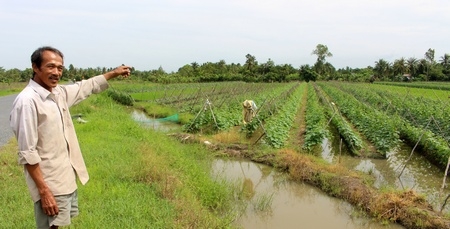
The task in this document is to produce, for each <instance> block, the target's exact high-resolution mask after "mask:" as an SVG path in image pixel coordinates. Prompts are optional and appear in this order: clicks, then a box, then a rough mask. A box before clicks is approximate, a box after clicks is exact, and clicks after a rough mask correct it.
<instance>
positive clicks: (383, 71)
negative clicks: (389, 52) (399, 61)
mask: <svg viewBox="0 0 450 229" xmlns="http://www.w3.org/2000/svg"><path fill="white" fill-rule="evenodd" d="M373 70H374V72H375V74H376V76H377V77H379V78H382V79H384V78H385V77H387V76H389V72H390V71H391V63H389V62H387V61H386V60H384V59H379V60H378V61H375V67H374V68H373Z"/></svg>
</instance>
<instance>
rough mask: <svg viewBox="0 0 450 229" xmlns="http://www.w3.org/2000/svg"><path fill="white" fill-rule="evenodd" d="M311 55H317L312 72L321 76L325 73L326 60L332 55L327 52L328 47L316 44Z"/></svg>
mask: <svg viewBox="0 0 450 229" xmlns="http://www.w3.org/2000/svg"><path fill="white" fill-rule="evenodd" d="M311 55H317V60H316V63H315V64H314V70H315V71H316V72H317V73H319V75H323V74H324V73H325V72H326V69H325V67H326V65H325V64H326V58H327V57H332V56H333V54H332V53H331V52H330V51H329V50H328V47H327V46H326V45H323V44H318V45H317V46H316V49H314V50H313V52H312V53H311Z"/></svg>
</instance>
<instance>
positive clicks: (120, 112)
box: [0, 94, 235, 228]
mask: <svg viewBox="0 0 450 229" xmlns="http://www.w3.org/2000/svg"><path fill="white" fill-rule="evenodd" d="M71 113H73V114H78V113H81V114H83V119H84V120H87V121H88V122H87V123H84V124H81V123H75V126H76V130H77V135H78V138H79V141H80V146H81V149H82V151H83V155H84V158H85V162H86V165H87V167H88V171H89V174H90V181H89V182H88V183H87V185H85V186H82V185H79V202H80V211H81V213H80V216H78V217H77V218H75V219H74V220H73V222H72V227H74V228H227V227H231V224H230V223H231V222H232V221H233V220H234V217H235V214H233V211H232V205H231V203H232V201H233V199H234V197H233V192H234V191H233V190H232V188H231V187H230V185H228V184H227V183H226V182H224V181H220V180H217V179H213V178H212V177H211V175H210V172H209V169H210V163H211V161H212V155H210V153H209V152H208V150H207V149H205V148H203V147H202V146H199V145H182V144H181V143H179V142H178V141H177V140H175V139H172V138H169V137H167V136H166V135H164V134H162V133H158V132H155V131H153V130H151V129H145V128H142V127H140V126H139V124H137V123H135V122H134V121H133V120H132V118H131V115H130V114H129V112H128V110H127V108H124V107H123V106H120V105H118V104H117V103H115V102H114V101H113V100H112V99H111V98H109V97H107V95H106V94H101V95H94V96H92V97H90V98H89V99H87V100H86V101H84V102H82V103H80V104H79V105H77V106H76V107H74V108H72V109H71ZM16 147H17V143H15V142H12V143H11V144H9V145H8V146H6V147H4V148H2V149H1V152H0V162H1V164H2V166H1V170H0V171H1V173H0V174H1V175H0V177H1V178H0V187H2V195H1V197H0V200H1V201H2V203H4V207H3V208H1V209H0V221H1V222H2V226H3V225H6V227H7V228H13V227H16V228H17V226H18V227H19V228H32V227H34V217H33V204H32V202H31V198H30V197H29V194H28V191H27V188H26V184H25V181H24V178H23V173H22V172H21V170H22V167H21V166H19V165H17V159H16V157H17V156H16V153H15V151H16ZM8 225H9V226H8Z"/></svg>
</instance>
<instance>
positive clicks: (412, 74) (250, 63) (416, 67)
mask: <svg viewBox="0 0 450 229" xmlns="http://www.w3.org/2000/svg"><path fill="white" fill-rule="evenodd" d="M311 55H316V56H317V59H316V62H315V63H314V65H312V66H311V65H308V64H304V65H301V66H300V67H298V68H295V67H293V66H292V65H291V64H278V65H277V64H275V62H274V61H273V60H271V59H270V58H269V59H268V60H267V61H266V62H261V63H260V62H258V61H257V59H256V57H255V56H253V55H251V54H247V55H245V58H246V60H245V63H244V64H240V63H237V64H235V63H231V64H227V63H226V62H225V61H224V60H220V61H218V62H215V63H214V62H206V63H202V64H199V63H197V62H192V63H190V64H186V65H184V66H182V67H180V68H179V69H178V71H176V72H166V71H165V70H164V69H163V68H162V67H159V68H158V69H154V70H149V71H140V70H137V69H132V72H133V73H132V74H133V78H137V79H140V80H145V81H151V82H155V83H192V82H220V81H244V82H289V81H294V80H301V81H316V80H341V81H354V82H374V81H450V54H445V55H444V56H441V57H440V59H439V60H436V58H435V50H434V49H431V48H430V49H428V50H427V51H426V52H425V54H424V58H421V59H417V58H413V57H411V58H404V57H402V58H400V59H397V60H395V61H394V62H392V63H391V62H389V61H386V60H384V59H379V60H377V61H375V62H374V66H367V67H366V68H350V67H345V68H339V69H336V68H335V67H334V66H333V65H332V64H331V63H329V62H328V61H327V58H331V57H333V54H332V53H331V52H330V51H329V49H328V47H327V46H326V45H323V44H318V45H317V46H316V48H315V49H314V50H313V51H312V53H311ZM112 69H113V68H112V67H111V68H106V67H103V68H101V67H97V68H76V67H75V66H73V65H72V64H70V65H69V66H68V67H67V68H66V69H65V70H64V71H63V76H62V77H63V79H70V80H75V81H78V80H81V79H84V78H88V77H91V76H95V75H99V74H102V73H104V72H107V71H110V70H112ZM32 73H33V71H32V69H31V68H27V69H25V70H20V69H17V68H14V69H9V70H6V69H4V68H3V67H0V82H2V83H11V82H26V81H28V80H29V79H30V78H31V77H32Z"/></svg>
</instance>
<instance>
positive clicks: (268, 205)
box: [132, 111, 404, 229]
mask: <svg viewBox="0 0 450 229" xmlns="http://www.w3.org/2000/svg"><path fill="white" fill-rule="evenodd" d="M132 117H133V119H134V120H136V121H137V122H139V123H142V124H143V125H144V126H146V127H148V128H153V129H156V130H159V131H163V132H167V131H171V130H176V128H179V126H178V125H176V124H174V123H170V122H164V121H160V120H157V119H156V120H155V119H151V118H148V117H147V116H146V115H145V114H144V113H142V112H139V111H135V112H133V113H132ZM211 174H212V176H213V177H215V178H217V179H227V180H229V181H230V182H231V183H233V184H236V185H238V187H240V188H242V189H245V190H246V193H247V195H246V197H247V199H246V201H247V204H246V205H245V209H242V211H241V212H242V214H241V215H240V216H239V217H238V218H237V220H236V222H234V226H236V227H240V228H244V229H247V228H248V229H250V228H265V229H272V228H273V229H275V228H276V229H278V228H337V229H340V228H343V229H344V228H345V229H387V228H388V229H400V228H404V227H402V226H400V225H398V224H389V225H384V224H382V223H380V222H377V221H376V220H374V219H372V218H369V217H365V216H364V215H363V214H362V213H361V212H358V211H357V210H355V208H354V207H353V206H352V205H350V204H349V203H347V202H345V201H343V200H340V199H337V198H333V197H330V196H328V195H327V194H326V193H323V192H322V191H320V190H319V189H317V188H315V187H313V186H311V185H308V184H304V183H298V182H292V181H290V180H289V179H288V178H287V176H286V174H283V173H280V172H277V171H276V170H275V169H273V168H272V167H269V166H266V165H262V164H258V163H254V162H251V161H246V160H237V159H227V160H224V159H216V160H214V162H213V164H212V169H211Z"/></svg>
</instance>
